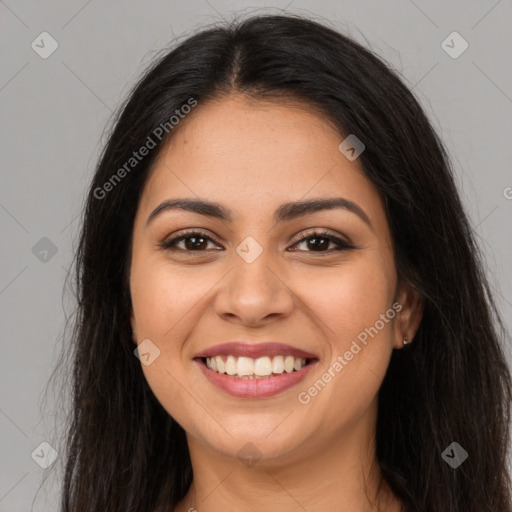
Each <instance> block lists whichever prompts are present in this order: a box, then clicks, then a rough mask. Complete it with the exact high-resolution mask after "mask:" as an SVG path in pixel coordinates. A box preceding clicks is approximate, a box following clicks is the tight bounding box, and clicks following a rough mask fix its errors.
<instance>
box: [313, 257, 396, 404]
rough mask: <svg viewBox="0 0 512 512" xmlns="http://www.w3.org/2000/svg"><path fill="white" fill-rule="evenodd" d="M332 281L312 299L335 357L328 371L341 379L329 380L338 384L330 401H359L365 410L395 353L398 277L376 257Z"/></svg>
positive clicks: (342, 273) (348, 267)
mask: <svg viewBox="0 0 512 512" xmlns="http://www.w3.org/2000/svg"><path fill="white" fill-rule="evenodd" d="M331 277H332V278H331V279H326V280H325V282H324V286H322V287H321V289H320V288H319V291H318V292H316V293H315V294H314V295H312V294H310V295H309V296H308V299H309V300H310V305H311V307H312V308H313V310H314V312H315V313H316V315H317V316H318V317H319V318H320V319H321V320H322V324H321V325H322V326H323V330H324V334H325V335H326V337H327V339H328V343H329V349H330V352H331V353H330V361H328V362H327V361H326V363H325V368H324V370H326V371H327V370H328V369H329V368H330V369H331V373H334V374H335V375H336V378H330V377H329V376H327V377H326V380H327V379H329V381H332V382H333V383H334V384H333V385H331V384H330V385H329V387H330V391H329V392H328V393H326V394H325V395H326V396H327V395H331V398H334V397H335V399H336V401H337V403H344V402H345V401H346V400H349V401H350V400H352V399H353V398H354V397H355V396H357V397H358V400H360V401H361V404H363V403H364V402H365V401H366V402H367V401H368V400H371V399H372V398H373V396H374V394H375V393H376V392H377V390H378V388H379V386H380V383H381V381H382V379H383V377H384V375H385V373H386V370H387V366H388V364H389V358H390V356H391V351H392V348H393V345H392V340H393V336H392V334H393V326H394V318H395V317H396V312H395V310H394V309H393V308H392V303H393V293H394V284H395V280H394V272H393V269H392V267H391V266H390V265H389V264H388V261H387V260H386V258H385V257H383V256H382V253H381V254H379V253H377V252H375V253H374V254H370V257H368V258H361V259H360V260H357V261H356V260H354V262H353V264H351V265H346V266H345V267H344V268H343V269H342V270H341V269H340V271H339V272H338V273H337V274H336V275H335V276H331ZM340 358H341V359H340ZM336 361H337V362H338V365H337V366H336V367H333V365H334V364H335V362H336ZM340 365H341V366H340ZM331 386H332V387H331ZM351 397H352V398H351Z"/></svg>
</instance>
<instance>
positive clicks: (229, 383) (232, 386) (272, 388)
mask: <svg viewBox="0 0 512 512" xmlns="http://www.w3.org/2000/svg"><path fill="white" fill-rule="evenodd" d="M317 362H318V361H317V360H314V361H311V362H310V363H309V364H307V365H306V366H304V367H303V368H301V369H300V370H298V371H293V372H292V373H286V372H283V373H281V374H280V375H276V376H275V377H269V378H268V379H237V378H235V377H231V376H229V375H226V374H225V373H224V374H221V373H217V372H214V371H213V370H210V369H209V368H208V367H207V366H206V365H205V364H204V363H203V361H202V360H196V363H197V364H198V365H199V367H200V368H201V371H202V372H203V373H204V375H205V377H206V378H207V379H208V380H209V381H210V382H211V383H212V384H213V385H214V386H216V387H217V388H219V389H221V390H222V391H225V392H226V393H229V394H230V395H233V396H236V397H238V398H266V397H270V396H274V395H277V394H278V393H281V392H283V391H285V390H287V389H289V388H291V387H293V386H295V385H296V384H298V383H299V382H301V381H302V380H303V379H304V378H305V377H306V375H307V374H308V372H309V370H311V368H312V367H313V366H314V365H315V364H316V363H317Z"/></svg>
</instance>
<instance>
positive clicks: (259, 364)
mask: <svg viewBox="0 0 512 512" xmlns="http://www.w3.org/2000/svg"><path fill="white" fill-rule="evenodd" d="M254 374H255V375H259V376H260V377H264V376H265V375H272V361H270V357H267V356H265V357H258V359H256V362H255V363H254Z"/></svg>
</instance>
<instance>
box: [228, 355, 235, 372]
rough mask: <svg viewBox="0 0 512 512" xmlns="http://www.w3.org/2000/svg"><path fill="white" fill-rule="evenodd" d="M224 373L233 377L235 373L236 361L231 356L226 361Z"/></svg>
mask: <svg viewBox="0 0 512 512" xmlns="http://www.w3.org/2000/svg"><path fill="white" fill-rule="evenodd" d="M226 373H227V374H228V375H235V374H236V373H237V367H236V359H235V358H234V357H233V356H228V358H227V360H226Z"/></svg>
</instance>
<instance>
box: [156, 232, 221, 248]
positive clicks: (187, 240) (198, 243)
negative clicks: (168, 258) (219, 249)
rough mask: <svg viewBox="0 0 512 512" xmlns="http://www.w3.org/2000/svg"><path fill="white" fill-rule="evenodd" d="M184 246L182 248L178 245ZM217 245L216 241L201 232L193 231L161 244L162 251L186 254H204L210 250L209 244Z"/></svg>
mask: <svg viewBox="0 0 512 512" xmlns="http://www.w3.org/2000/svg"><path fill="white" fill-rule="evenodd" d="M182 242H183V244H182V245H181V247H180V246H179V245H178V244H181V243H182ZM209 242H211V243H212V244H215V241H214V240H213V239H212V238H210V237H209V236H207V235H205V234H204V233H201V232H199V231H193V232H190V233H186V234H183V235H180V236H178V237H175V238H171V239H170V240H167V241H165V242H163V243H162V244H160V247H162V249H169V250H178V251H184V252H204V251H206V250H207V248H208V243H209Z"/></svg>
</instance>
